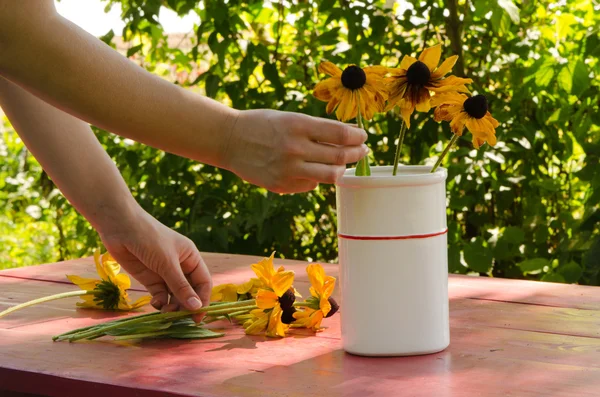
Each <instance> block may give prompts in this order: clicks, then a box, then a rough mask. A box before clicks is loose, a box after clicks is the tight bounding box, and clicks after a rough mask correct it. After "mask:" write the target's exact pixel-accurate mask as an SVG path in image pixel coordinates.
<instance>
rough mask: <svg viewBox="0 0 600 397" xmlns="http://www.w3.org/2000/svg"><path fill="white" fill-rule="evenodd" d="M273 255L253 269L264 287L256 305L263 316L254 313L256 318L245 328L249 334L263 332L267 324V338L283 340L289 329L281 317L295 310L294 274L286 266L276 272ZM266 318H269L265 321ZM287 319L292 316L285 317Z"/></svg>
mask: <svg viewBox="0 0 600 397" xmlns="http://www.w3.org/2000/svg"><path fill="white" fill-rule="evenodd" d="M274 255H275V253H273V254H271V256H270V257H269V258H264V259H263V260H261V261H260V262H259V263H256V264H253V265H252V270H254V272H255V273H256V276H257V277H258V278H259V280H260V281H261V282H262V283H263V285H264V287H263V288H259V289H258V292H257V294H256V306H258V308H259V309H258V310H262V311H263V313H260V312H259V311H258V310H255V311H253V316H254V318H253V319H250V320H248V321H250V323H249V324H248V327H246V333H252V334H254V333H255V332H260V331H258V330H259V329H262V328H265V327H264V326H265V321H266V331H267V336H270V337H277V336H279V337H284V336H285V333H286V331H287V330H288V328H289V325H287V324H285V323H283V321H282V316H283V313H284V312H285V311H288V312H289V311H291V310H292V309H293V305H294V302H295V301H296V291H295V289H294V288H293V287H292V284H293V283H294V272H293V271H289V270H285V269H284V268H283V266H280V267H279V269H277V271H275V268H274V267H273V257H274ZM265 315H268V319H266V320H265ZM287 317H289V315H286V318H287Z"/></svg>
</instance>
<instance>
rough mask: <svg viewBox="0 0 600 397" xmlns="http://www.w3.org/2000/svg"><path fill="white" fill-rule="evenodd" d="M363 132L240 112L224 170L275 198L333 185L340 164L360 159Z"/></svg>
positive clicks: (299, 117) (300, 117)
mask: <svg viewBox="0 0 600 397" xmlns="http://www.w3.org/2000/svg"><path fill="white" fill-rule="evenodd" d="M366 139H367V133H366V132H365V131H364V130H362V129H359V128H358V127H355V126H353V125H348V124H343V123H340V122H337V121H333V120H328V119H323V118H317V117H311V116H307V115H304V114H299V113H291V112H280V111H276V110H264V109H261V110H246V111H240V112H239V114H238V116H237V120H236V122H235V124H234V127H233V130H232V131H231V136H230V137H229V143H228V144H227V145H226V148H225V155H224V156H223V157H224V159H225V161H224V162H225V164H224V165H223V166H224V168H227V169H229V170H230V171H232V172H234V173H235V174H237V175H238V176H239V177H241V178H242V179H245V180H247V181H248V182H251V183H254V184H256V185H259V186H263V187H265V188H267V189H269V190H271V191H274V192H277V193H296V192H303V191H308V190H312V189H314V188H315V187H316V186H317V184H318V183H319V182H321V183H335V182H336V181H337V179H338V178H339V177H341V176H342V174H343V173H344V170H345V169H346V164H348V163H354V162H357V161H358V160H360V159H361V158H363V157H365V156H366V155H367V153H368V151H369V149H368V148H367V146H366V145H364V144H363V143H364V142H365V140H366Z"/></svg>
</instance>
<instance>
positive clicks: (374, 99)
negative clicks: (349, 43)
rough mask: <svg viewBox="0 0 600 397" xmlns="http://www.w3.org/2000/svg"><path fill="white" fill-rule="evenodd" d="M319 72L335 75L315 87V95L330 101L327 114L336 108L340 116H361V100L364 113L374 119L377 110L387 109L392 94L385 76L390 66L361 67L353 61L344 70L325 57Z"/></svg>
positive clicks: (341, 119)
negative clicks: (385, 81)
mask: <svg viewBox="0 0 600 397" xmlns="http://www.w3.org/2000/svg"><path fill="white" fill-rule="evenodd" d="M319 72H321V73H326V74H328V75H329V76H331V77H330V78H328V79H326V80H324V81H322V82H320V83H318V84H317V85H316V86H315V89H314V91H313V95H314V96H315V98H317V99H319V100H321V101H325V102H327V109H326V110H327V114H331V113H333V112H334V111H335V115H336V117H337V119H338V120H340V121H347V120H350V119H353V118H355V117H356V116H357V110H358V106H357V103H360V114H361V116H362V117H363V118H365V119H367V120H371V119H372V118H373V116H374V115H375V113H377V112H382V111H383V110H384V108H385V101H386V100H387V97H388V94H387V89H386V86H385V83H384V81H383V78H384V76H385V75H386V74H387V68H385V67H383V66H368V67H366V68H364V69H361V68H360V67H358V66H356V65H349V66H348V67H346V69H344V71H342V70H341V69H340V68H338V67H337V66H335V65H334V64H333V63H331V62H327V61H324V62H321V64H320V65H319ZM336 109H337V110H336Z"/></svg>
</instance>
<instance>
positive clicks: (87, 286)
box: [67, 275, 100, 291]
mask: <svg viewBox="0 0 600 397" xmlns="http://www.w3.org/2000/svg"><path fill="white" fill-rule="evenodd" d="M67 278H68V279H69V281H70V282H72V283H73V284H75V285H76V286H78V287H79V288H81V289H82V290H84V291H92V290H93V289H94V288H96V285H98V283H99V282H100V280H94V279H93V278H85V277H79V276H76V275H68V276H67Z"/></svg>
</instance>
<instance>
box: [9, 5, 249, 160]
mask: <svg viewBox="0 0 600 397" xmlns="http://www.w3.org/2000/svg"><path fill="white" fill-rule="evenodd" d="M0 8H1V9H0V74H1V75H3V76H5V77H7V78H8V79H9V80H11V81H13V82H16V83H18V84H19V85H20V86H22V87H24V88H26V89H27V90H28V91H30V92H32V93H34V94H35V95H36V96H39V97H40V98H42V99H44V100H45V101H47V102H48V103H51V104H52V105H54V106H56V107H58V108H60V109H62V110H64V111H66V112H68V113H70V114H72V115H74V116H76V117H78V118H81V119H83V120H85V121H88V122H90V123H92V124H94V125H97V126H99V127H101V128H104V129H106V130H109V131H111V132H113V133H115V134H118V135H121V136H124V137H128V138H131V139H133V140H136V141H139V142H143V143H146V144H148V145H150V146H153V147H156V148H159V149H163V150H165V151H168V152H171V153H175V154H178V155H181V156H185V157H189V158H193V159H195V160H198V161H201V162H205V163H209V164H212V165H216V166H221V167H227V165H226V164H224V159H223V153H224V152H225V151H226V147H227V144H228V140H229V137H228V133H229V132H230V131H231V129H232V126H233V125H234V124H235V121H236V117H237V114H238V112H237V111H235V110H233V109H230V108H228V107H227V106H224V105H222V104H220V103H218V102H216V101H213V100H211V99H209V98H206V97H203V96H200V95H197V94H194V93H192V92H190V91H186V90H184V89H182V88H181V87H178V86H176V85H174V84H171V83H169V82H166V81H164V80H162V79H161V78H159V77H157V76H154V75H152V74H151V73H148V72H147V71H145V70H144V69H142V68H140V67H139V66H137V65H135V64H134V63H133V62H131V61H129V60H128V59H126V58H125V57H123V56H121V55H120V54H118V53H117V52H116V51H114V50H113V49H111V48H110V47H108V46H107V45H105V44H104V43H103V42H101V41H100V40H98V39H96V38H95V37H93V36H91V35H90V34H88V33H86V32H85V31H83V30H82V29H80V28H78V27H77V26H76V25H74V24H72V23H70V22H69V21H67V20H66V19H64V18H62V17H61V16H60V15H58V14H57V13H56V11H55V9H54V4H53V2H52V1H49V0H44V1H39V0H24V1H21V2H14V1H12V0H7V1H5V2H4V3H2V2H1V1H0Z"/></svg>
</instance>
